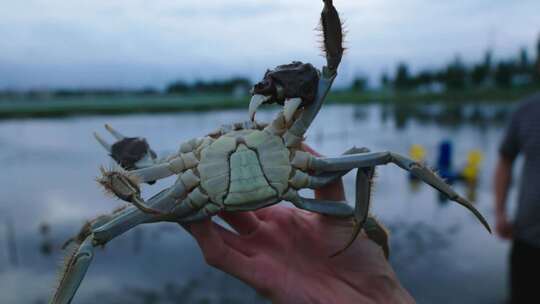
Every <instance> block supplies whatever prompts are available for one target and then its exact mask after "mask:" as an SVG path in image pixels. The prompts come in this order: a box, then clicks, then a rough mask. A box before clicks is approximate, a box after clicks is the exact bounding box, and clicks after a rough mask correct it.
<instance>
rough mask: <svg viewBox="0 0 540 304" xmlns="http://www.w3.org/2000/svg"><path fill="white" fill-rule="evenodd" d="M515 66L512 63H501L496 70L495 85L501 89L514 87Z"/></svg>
mask: <svg viewBox="0 0 540 304" xmlns="http://www.w3.org/2000/svg"><path fill="white" fill-rule="evenodd" d="M513 71H514V64H513V63H512V62H511V61H501V62H499V64H497V67H496V69H495V83H496V84H497V86H498V87H500V88H509V87H510V86H511V85H512V76H513Z"/></svg>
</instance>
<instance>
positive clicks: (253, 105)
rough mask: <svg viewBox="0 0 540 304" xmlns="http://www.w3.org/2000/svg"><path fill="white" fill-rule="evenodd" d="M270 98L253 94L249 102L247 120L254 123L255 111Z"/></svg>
mask: <svg viewBox="0 0 540 304" xmlns="http://www.w3.org/2000/svg"><path fill="white" fill-rule="evenodd" d="M271 97H272V96H264V95H261V94H255V95H253V97H251V101H250V102H249V118H250V119H251V121H255V113H256V112H257V109H258V108H259V107H260V106H261V105H262V104H263V103H265V102H266V101H268V100H269V99H270V98H271Z"/></svg>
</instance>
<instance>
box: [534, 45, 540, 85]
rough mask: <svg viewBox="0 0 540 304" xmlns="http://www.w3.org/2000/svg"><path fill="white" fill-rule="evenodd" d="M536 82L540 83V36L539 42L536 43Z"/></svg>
mask: <svg viewBox="0 0 540 304" xmlns="http://www.w3.org/2000/svg"><path fill="white" fill-rule="evenodd" d="M535 70H536V71H535V75H536V80H537V81H538V82H540V35H538V41H537V42H536V69H535Z"/></svg>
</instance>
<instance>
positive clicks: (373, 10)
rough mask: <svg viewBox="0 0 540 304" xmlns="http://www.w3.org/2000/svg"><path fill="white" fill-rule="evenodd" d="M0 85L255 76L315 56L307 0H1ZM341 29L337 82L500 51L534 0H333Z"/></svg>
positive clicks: (532, 12) (519, 31) (526, 32)
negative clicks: (341, 57)
mask: <svg viewBox="0 0 540 304" xmlns="http://www.w3.org/2000/svg"><path fill="white" fill-rule="evenodd" d="M0 1H1V2H0V37H1V39H0V89H2V88H15V89H25V88H51V87H52V88H57V87H122V88H134V87H141V86H147V85H148V86H155V87H158V88H161V87H163V86H165V85H166V84H167V83H168V82H170V81H172V80H174V79H185V80H193V79H215V78H223V77H228V76H233V75H243V76H248V77H251V78H253V79H256V78H259V77H260V76H262V74H263V73H264V71H265V69H266V68H267V67H273V66H275V65H277V64H281V63H287V62H289V61H291V60H302V61H309V62H312V63H315V64H317V65H319V66H320V65H321V64H322V63H323V58H322V57H321V56H320V55H321V52H320V51H319V50H318V43H317V40H318V37H317V33H316V32H315V31H314V30H313V29H314V28H315V27H316V26H317V23H318V15H319V12H320V10H321V7H322V1H316V0H207V1H202V0H198V1H193V0H177V1H173V0H152V1H150V0H129V1H128V0H93V1H91V0H88V1H81V0H70V1H65V0H17V1H9V0H0ZM334 3H335V5H336V7H337V8H338V10H339V11H340V12H341V15H342V19H343V20H344V21H345V24H346V27H347V30H348V35H347V38H346V40H347V42H346V45H347V47H348V49H349V50H348V52H347V54H346V57H345V60H344V63H343V65H342V67H341V76H340V77H341V78H340V80H341V83H346V82H347V81H350V80H351V79H352V78H353V77H354V76H355V75H358V74H365V75H369V76H370V77H372V78H373V80H376V79H378V77H379V75H380V74H381V73H382V72H383V71H393V70H394V68H395V65H396V63H397V62H398V61H401V60H404V61H407V62H408V63H409V64H410V65H411V66H412V67H413V68H414V69H419V68H425V67H437V66H440V65H443V64H445V63H446V62H448V61H449V60H451V59H452V58H453V57H455V56H456V54H460V55H461V56H462V58H463V59H464V60H465V61H474V60H478V59H480V58H481V57H482V56H483V53H484V52H485V50H486V48H488V47H492V48H493V49H494V50H495V56H496V57H498V58H505V57H509V56H513V55H514V54H516V53H517V52H518V51H519V49H520V48H521V47H527V48H528V50H529V51H530V54H531V55H532V54H535V51H534V49H535V48H534V44H535V41H536V39H537V38H538V35H539V34H540V16H539V12H540V1H538V0H520V1H509V0H461V1H460V0H454V1H433V0H334Z"/></svg>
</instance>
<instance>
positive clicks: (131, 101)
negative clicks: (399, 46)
mask: <svg viewBox="0 0 540 304" xmlns="http://www.w3.org/2000/svg"><path fill="white" fill-rule="evenodd" d="M539 90H540V88H539V87H528V88H513V89H505V90H503V89H483V90H463V91H455V92H444V93H418V92H391V91H367V92H353V91H334V92H332V93H331V94H330V95H329V97H328V104H352V105H355V104H388V105H397V106H417V105H425V104H443V105H447V106H461V105H465V104H481V103H491V104H493V103H512V102H514V101H517V100H520V99H522V98H524V97H526V96H528V95H530V94H532V93H534V92H537V91H539ZM248 104H249V97H247V96H246V97H233V96H231V95H209V94H200V95H191V96H186V95H165V94H155V95H129V94H125V95H110V96H103V95H99V96H91V95H86V96H70V97H44V98H15V99H13V100H0V119H15V118H44V117H68V116H84V115H121V114H135V113H170V112H202V111H212V110H224V109H238V108H244V107H245V108H247V106H248Z"/></svg>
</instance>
